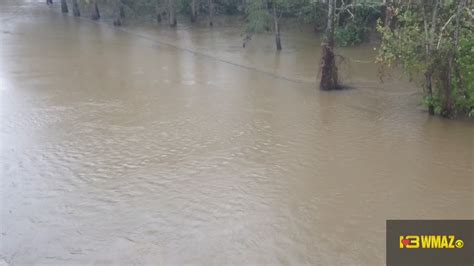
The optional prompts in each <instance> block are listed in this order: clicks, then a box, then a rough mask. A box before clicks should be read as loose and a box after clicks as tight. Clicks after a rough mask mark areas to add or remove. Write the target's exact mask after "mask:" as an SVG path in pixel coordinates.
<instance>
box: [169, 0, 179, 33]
mask: <svg viewBox="0 0 474 266" xmlns="http://www.w3.org/2000/svg"><path fill="white" fill-rule="evenodd" d="M168 9H169V10H168V17H169V23H170V26H171V27H176V24H177V21H176V0H168Z"/></svg>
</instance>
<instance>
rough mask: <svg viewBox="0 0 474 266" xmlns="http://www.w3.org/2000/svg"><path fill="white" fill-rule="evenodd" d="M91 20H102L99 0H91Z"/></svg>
mask: <svg viewBox="0 0 474 266" xmlns="http://www.w3.org/2000/svg"><path fill="white" fill-rule="evenodd" d="M90 4H91V18H92V20H98V19H99V18H100V12H99V6H98V5H97V0H91V3H90Z"/></svg>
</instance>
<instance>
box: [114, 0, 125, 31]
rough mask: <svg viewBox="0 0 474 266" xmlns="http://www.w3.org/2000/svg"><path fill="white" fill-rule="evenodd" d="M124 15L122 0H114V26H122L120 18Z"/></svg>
mask: <svg viewBox="0 0 474 266" xmlns="http://www.w3.org/2000/svg"><path fill="white" fill-rule="evenodd" d="M123 17H124V11H123V4H122V0H114V21H113V24H114V26H122V19H123Z"/></svg>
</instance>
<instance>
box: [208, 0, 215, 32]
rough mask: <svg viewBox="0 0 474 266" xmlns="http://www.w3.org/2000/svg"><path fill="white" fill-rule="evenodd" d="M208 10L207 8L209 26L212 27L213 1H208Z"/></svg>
mask: <svg viewBox="0 0 474 266" xmlns="http://www.w3.org/2000/svg"><path fill="white" fill-rule="evenodd" d="M208 6H209V7H208V8H209V26H211V27H212V26H213V25H214V1H213V0H209V3H208Z"/></svg>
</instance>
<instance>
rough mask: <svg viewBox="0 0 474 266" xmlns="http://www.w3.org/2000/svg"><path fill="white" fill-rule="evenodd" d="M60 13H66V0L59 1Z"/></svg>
mask: <svg viewBox="0 0 474 266" xmlns="http://www.w3.org/2000/svg"><path fill="white" fill-rule="evenodd" d="M61 12H63V13H68V12H69V9H68V8H67V3H66V0H61Z"/></svg>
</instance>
